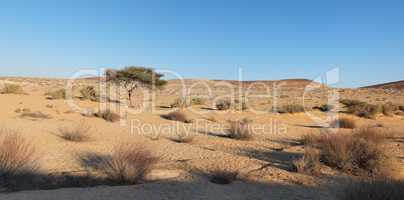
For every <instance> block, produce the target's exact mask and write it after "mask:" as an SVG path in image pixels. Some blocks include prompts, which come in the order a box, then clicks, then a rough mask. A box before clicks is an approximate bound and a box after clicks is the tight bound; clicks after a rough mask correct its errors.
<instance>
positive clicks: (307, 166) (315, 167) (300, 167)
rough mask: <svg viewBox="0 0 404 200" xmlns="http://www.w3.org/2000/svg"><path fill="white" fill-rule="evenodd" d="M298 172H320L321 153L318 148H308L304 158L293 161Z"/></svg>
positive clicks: (316, 173)
mask: <svg viewBox="0 0 404 200" xmlns="http://www.w3.org/2000/svg"><path fill="white" fill-rule="evenodd" d="M293 167H294V169H295V171H296V172H298V173H304V174H313V175H318V174H320V170H321V163H320V154H319V152H318V150H317V149H314V148H306V149H305V152H304V155H303V157H302V158H300V159H298V160H295V161H293Z"/></svg>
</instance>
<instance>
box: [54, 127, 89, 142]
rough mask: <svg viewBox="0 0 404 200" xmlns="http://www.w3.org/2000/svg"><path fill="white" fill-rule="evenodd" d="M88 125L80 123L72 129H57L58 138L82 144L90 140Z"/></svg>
mask: <svg viewBox="0 0 404 200" xmlns="http://www.w3.org/2000/svg"><path fill="white" fill-rule="evenodd" d="M90 129H91V127H90V126H89V125H88V124H85V123H81V124H79V125H77V126H75V127H73V128H69V127H63V128H60V129H59V132H60V137H61V138H63V139H64V140H67V141H71V142H84V141H88V140H89V139H90V135H89V131H90Z"/></svg>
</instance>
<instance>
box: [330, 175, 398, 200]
mask: <svg viewBox="0 0 404 200" xmlns="http://www.w3.org/2000/svg"><path fill="white" fill-rule="evenodd" d="M403 197H404V182H403V181H400V180H390V179H378V180H361V181H353V182H350V183H348V184H344V186H343V187H342V189H340V190H339V191H338V193H337V199H338V200H401V199H403Z"/></svg>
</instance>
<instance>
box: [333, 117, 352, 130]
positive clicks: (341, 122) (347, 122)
mask: <svg viewBox="0 0 404 200" xmlns="http://www.w3.org/2000/svg"><path fill="white" fill-rule="evenodd" d="M330 127H332V128H347V129H354V128H356V122H355V120H353V119H351V118H340V119H336V120H334V121H332V122H331V124H330Z"/></svg>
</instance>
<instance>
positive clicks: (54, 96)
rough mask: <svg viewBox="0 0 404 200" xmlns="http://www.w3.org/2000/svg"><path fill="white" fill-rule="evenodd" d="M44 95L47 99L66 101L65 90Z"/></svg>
mask: <svg viewBox="0 0 404 200" xmlns="http://www.w3.org/2000/svg"><path fill="white" fill-rule="evenodd" d="M45 95H46V96H48V98H49V99H66V90H65V89H59V90H55V91H50V92H47V93H45Z"/></svg>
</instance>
